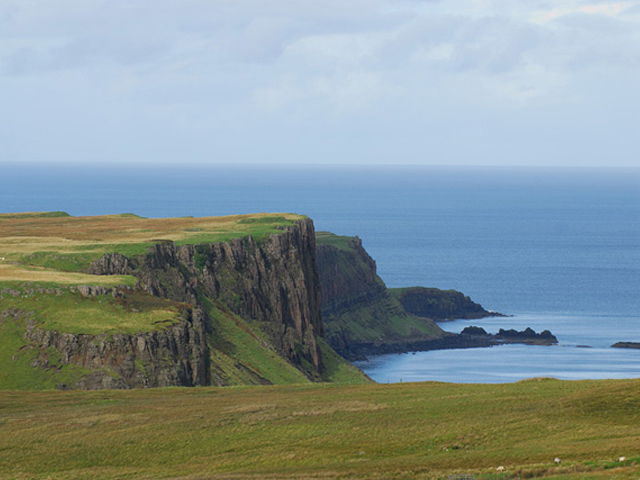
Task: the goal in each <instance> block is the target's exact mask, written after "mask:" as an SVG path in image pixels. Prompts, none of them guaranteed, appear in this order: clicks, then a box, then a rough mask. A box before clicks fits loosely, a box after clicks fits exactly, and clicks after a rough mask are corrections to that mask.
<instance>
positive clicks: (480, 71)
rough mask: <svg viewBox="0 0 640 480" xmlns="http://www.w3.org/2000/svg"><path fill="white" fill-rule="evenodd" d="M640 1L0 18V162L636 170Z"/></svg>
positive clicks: (251, 2)
mask: <svg viewBox="0 0 640 480" xmlns="http://www.w3.org/2000/svg"><path fill="white" fill-rule="evenodd" d="M639 87H640V1H621V2H617V1H613V2H611V1H609V2H602V1H593V0H561V1H555V2H552V1H536V0H527V1H523V0H477V1H476V0H466V1H463V0H448V1H446V2H445V1H437V0H432V1H430V0H427V1H420V0H393V1H391V0H331V1H327V0H296V1H292V0H270V1H264V0H224V1H221V0H119V1H114V0H58V1H56V2H51V1H47V0H0V162H2V161H6V162H18V163H22V162H25V163H26V162H51V163H56V162H75V163H84V164H87V165H92V164H109V163H152V164H160V163H165V164H183V163H203V164H213V163H224V164H237V163H295V164H307V163H308V164H322V163H349V164H396V163H398V164H432V165H565V166H574V165H576V166H577V165H580V166H600V165H607V166H608V165H619V166H640V113H639V112H640V93H639V92H640V88H639Z"/></svg>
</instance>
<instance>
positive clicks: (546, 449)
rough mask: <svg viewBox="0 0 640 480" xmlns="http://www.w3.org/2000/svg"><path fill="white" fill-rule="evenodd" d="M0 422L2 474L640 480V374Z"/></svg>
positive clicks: (204, 391) (54, 400)
mask: <svg viewBox="0 0 640 480" xmlns="http://www.w3.org/2000/svg"><path fill="white" fill-rule="evenodd" d="M0 414H1V417H0V431H1V432H2V434H1V435H0V452H1V455H0V478H2V479H3V480H18V479H25V478H30V479H34V480H44V479H48V478H55V479H59V480H65V479H75V480H83V479H94V478H100V479H106V480H108V479H152V478H153V479H159V478H170V479H182V480H196V479H198V480H204V479H214V478H216V479H221V478H224V479H248V478H252V479H259V478H260V479H262V478H267V479H321V478H322V479H333V478H354V479H370V478H375V479H392V478H393V479H397V478H403V479H446V478H447V476H448V475H450V474H454V473H468V474H471V473H473V474H475V477H474V478H476V479H477V478H479V477H480V476H481V478H483V479H486V478H489V479H497V478H501V479H512V478H513V479H515V478H518V479H520V478H541V477H545V478H553V479H557V480H559V479H602V480H604V479H632V478H639V477H640V466H639V462H640V447H639V446H640V380H604V381H579V382H566V381H558V380H551V379H538V380H530V381H524V382H518V383H514V384H504V385H453V384H442V383H414V384H395V385H361V386H344V385H343V386H340V385H331V384H307V385H291V386H272V387H239V388H226V389H220V388H195V389H193V388H192V389H185V388H171V389H166V388H164V389H146V390H131V391H99V392H82V391H74V392H56V391H51V392H22V393H20V392H0ZM621 456H625V457H626V460H625V461H624V462H618V461H617V460H618V458H619V457H621ZM556 457H558V458H560V459H561V461H562V463H560V464H555V463H554V458H556ZM498 466H503V467H504V468H505V472H504V473H503V474H500V475H498V474H497V472H496V469H497V467H498Z"/></svg>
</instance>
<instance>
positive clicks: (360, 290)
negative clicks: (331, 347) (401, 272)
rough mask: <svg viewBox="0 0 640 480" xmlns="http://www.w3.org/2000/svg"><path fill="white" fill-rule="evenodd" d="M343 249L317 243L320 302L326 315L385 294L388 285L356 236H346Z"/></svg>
mask: <svg viewBox="0 0 640 480" xmlns="http://www.w3.org/2000/svg"><path fill="white" fill-rule="evenodd" d="M346 242H347V244H346V248H338V247H336V246H334V245H326V244H322V243H319V244H318V245H317V248H316V252H317V262H318V272H319V277H320V305H321V306H322V314H323V316H324V317H325V318H330V317H332V316H333V315H335V314H339V313H340V312H341V311H344V310H348V309H354V308H358V306H364V305H367V304H368V303H371V302H372V301H375V300H377V299H379V298H380V297H384V296H385V295H386V290H387V287H386V286H385V284H384V282H383V281H382V280H381V279H380V277H378V275H377V271H376V262H375V260H373V258H371V256H370V255H369V254H368V253H367V251H366V250H365V249H364V248H363V246H362V240H360V238H358V237H352V238H348V239H346Z"/></svg>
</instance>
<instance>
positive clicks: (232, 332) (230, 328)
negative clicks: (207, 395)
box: [201, 298, 309, 385]
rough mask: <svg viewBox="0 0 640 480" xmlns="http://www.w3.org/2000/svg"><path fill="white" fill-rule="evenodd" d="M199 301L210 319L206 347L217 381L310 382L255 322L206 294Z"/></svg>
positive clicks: (244, 382) (228, 382) (234, 382)
mask: <svg viewBox="0 0 640 480" xmlns="http://www.w3.org/2000/svg"><path fill="white" fill-rule="evenodd" d="M201 301H202V304H203V305H204V307H205V308H206V309H207V312H208V314H209V317H210V318H211V321H212V323H213V330H214V331H213V334H211V335H210V337H209V347H210V349H211V356H212V369H214V371H215V374H214V376H217V379H218V380H219V381H221V382H223V383H225V384H227V385H247V384H290V383H308V382H309V379H308V378H307V377H306V376H305V375H304V374H303V373H302V372H301V371H300V370H298V369H297V368H296V367H294V366H293V365H292V364H291V363H289V362H287V360H285V359H284V358H283V357H281V356H280V355H279V354H278V353H277V352H276V350H275V348H274V347H273V346H272V345H271V343H270V340H269V338H268V336H267V335H266V334H265V333H264V332H263V331H262V330H261V329H260V326H259V325H258V324H257V323H254V322H252V323H249V322H247V321H245V320H243V319H242V318H240V317H238V316H237V315H234V314H233V313H232V312H230V311H229V310H228V309H226V308H225V307H224V306H223V305H221V304H219V303H214V302H212V301H211V300H209V299H207V298H203V299H201ZM215 380H216V378H214V381H215Z"/></svg>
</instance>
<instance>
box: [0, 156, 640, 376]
mask: <svg viewBox="0 0 640 480" xmlns="http://www.w3.org/2000/svg"><path fill="white" fill-rule="evenodd" d="M50 210H64V211H67V212H69V213H70V214H72V215H100V214H112V213H128V212H131V213H136V214H138V215H142V216H147V217H172V216H187V215H193V216H210V215H229V214H238V213H253V212H296V213H301V214H306V215H308V216H310V217H311V218H313V219H314V222H315V225H316V229H317V230H328V231H332V232H335V233H338V234H343V235H358V236H359V237H360V238H362V240H363V244H364V246H365V248H366V249H367V250H368V251H369V253H370V254H371V255H372V256H373V257H374V258H375V259H376V261H377V265H378V273H379V274H380V276H381V277H382V278H383V280H384V281H385V282H386V283H387V285H388V286H390V287H399V286H414V285H422V286H430V287H438V288H446V289H449V288H453V289H456V290H460V291H462V292H464V293H465V294H467V295H469V296H470V297H471V298H472V299H473V300H475V301H477V302H479V303H481V304H482V305H483V306H484V307H485V308H487V309H490V310H495V311H499V312H502V313H505V314H509V315H512V317H508V318H502V317H495V318H489V319H483V320H474V321H463V320H457V321H453V322H447V323H443V324H441V326H442V328H444V329H446V330H450V331H460V330H462V328H464V327H465V326H466V325H469V324H473V325H479V326H482V327H484V328H485V329H486V330H487V331H489V332H495V331H497V330H498V329H499V328H517V329H522V328H525V327H528V326H530V327H532V328H533V329H535V330H536V331H540V330H544V329H549V330H551V331H552V332H553V333H554V334H555V335H556V336H557V337H558V339H559V342H560V343H559V345H557V346H551V347H543V346H523V345H508V346H499V347H493V348H484V349H468V350H444V351H432V352H418V353H414V354H412V353H409V354H401V355H385V356H380V357H373V358H371V359H370V360H369V361H368V362H364V363H359V364H358V365H359V366H360V367H361V368H363V369H364V370H365V372H367V373H368V374H369V375H370V376H371V377H372V378H374V379H375V380H377V381H379V382H400V381H403V382H404V381H422V380H438V381H447V382H512V381H517V380H520V379H524V378H530V377H541V376H544V377H556V378H562V379H584V378H593V379H595V378H633V377H640V350H621V349H612V348H610V345H611V344H613V343H615V342H617V341H635V342H640V328H639V327H640V169H564V168H555V169H537V168H498V167H482V168H481V167H477V168H472V167H464V168H463V167H460V168H447V167H416V166H412V167H409V166H405V167H391V166H384V167H383V166H379V167H355V166H352V167H348V166H322V167H320V166H318V167H313V166H308V167H292V166H270V167H266V166H243V167H231V166H211V167H203V166H190V165H188V164H184V165H181V166H173V167H160V166H157V167H153V166H146V167H141V166H125V165H121V164H114V165H101V166H100V167H92V168H88V167H77V166H76V167H72V166H33V165H31V166H20V165H15V164H13V165H12V164H6V165H3V166H2V173H1V174H0V211H3V212H20V211H50Z"/></svg>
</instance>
